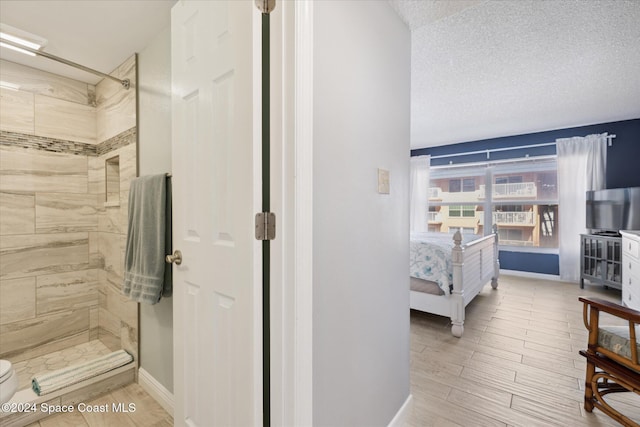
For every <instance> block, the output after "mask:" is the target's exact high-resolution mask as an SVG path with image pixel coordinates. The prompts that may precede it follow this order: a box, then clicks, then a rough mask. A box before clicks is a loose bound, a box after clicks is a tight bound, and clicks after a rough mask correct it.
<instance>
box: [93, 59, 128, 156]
mask: <svg viewBox="0 0 640 427" xmlns="http://www.w3.org/2000/svg"><path fill="white" fill-rule="evenodd" d="M111 74H112V75H114V76H118V78H120V79H124V78H128V79H129V80H130V81H131V88H130V89H128V90H127V89H124V88H123V87H122V86H121V85H120V84H119V83H117V82H114V81H112V80H108V79H104V80H102V81H101V82H100V83H98V84H97V85H96V100H97V103H98V107H97V119H96V123H97V125H96V128H97V132H96V133H97V141H98V143H100V142H103V141H106V140H107V139H109V138H112V137H114V136H116V135H118V134H119V133H121V132H124V131H125V130H127V129H130V128H132V127H134V126H135V125H136V90H135V81H136V77H135V56H131V57H130V58H129V59H127V60H126V61H125V62H124V63H123V64H122V65H120V66H119V67H118V68H117V69H116V70H114V72H113V73H111Z"/></svg>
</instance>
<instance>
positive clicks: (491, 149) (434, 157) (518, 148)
mask: <svg viewBox="0 0 640 427" xmlns="http://www.w3.org/2000/svg"><path fill="white" fill-rule="evenodd" d="M615 137H616V136H615V135H607V136H606V138H607V141H608V144H609V147H611V140H612V139H613V138H615ZM552 145H556V143H555V142H545V143H543V144H529V145H519V146H517V147H502V148H490V149H487V150H477V151H466V152H464V153H457V154H443V155H441V156H431V159H444V158H447V157H458V156H470V155H473V154H484V153H486V154H487V159H489V158H490V154H491V153H493V152H499V151H510V150H522V149H525V148H537V147H548V146H552Z"/></svg>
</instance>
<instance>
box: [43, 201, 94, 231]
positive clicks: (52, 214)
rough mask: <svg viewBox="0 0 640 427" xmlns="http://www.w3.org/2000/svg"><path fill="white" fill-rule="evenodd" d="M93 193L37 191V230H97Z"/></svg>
mask: <svg viewBox="0 0 640 427" xmlns="http://www.w3.org/2000/svg"><path fill="white" fill-rule="evenodd" d="M97 230H98V215H97V209H96V196H95V195H93V194H87V193H85V194H72V193H36V232H37V233H60V232H75V231H97Z"/></svg>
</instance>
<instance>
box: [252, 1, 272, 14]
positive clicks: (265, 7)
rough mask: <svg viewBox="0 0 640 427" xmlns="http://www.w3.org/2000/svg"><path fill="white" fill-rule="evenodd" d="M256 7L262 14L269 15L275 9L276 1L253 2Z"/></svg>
mask: <svg viewBox="0 0 640 427" xmlns="http://www.w3.org/2000/svg"><path fill="white" fill-rule="evenodd" d="M255 4H256V7H257V8H258V10H260V12H262V13H267V14H268V13H271V12H272V11H273V9H275V8H276V0H255Z"/></svg>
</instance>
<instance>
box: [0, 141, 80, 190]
mask: <svg viewBox="0 0 640 427" xmlns="http://www.w3.org/2000/svg"><path fill="white" fill-rule="evenodd" d="M0 190H2V191H40V192H46V191H55V192H58V193H60V192H62V193H86V192H87V158H86V157H84V156H74V155H71V154H59V153H46V152H43V151H35V150H27V149H23V148H8V147H0Z"/></svg>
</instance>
